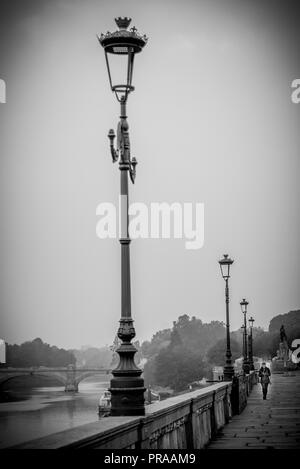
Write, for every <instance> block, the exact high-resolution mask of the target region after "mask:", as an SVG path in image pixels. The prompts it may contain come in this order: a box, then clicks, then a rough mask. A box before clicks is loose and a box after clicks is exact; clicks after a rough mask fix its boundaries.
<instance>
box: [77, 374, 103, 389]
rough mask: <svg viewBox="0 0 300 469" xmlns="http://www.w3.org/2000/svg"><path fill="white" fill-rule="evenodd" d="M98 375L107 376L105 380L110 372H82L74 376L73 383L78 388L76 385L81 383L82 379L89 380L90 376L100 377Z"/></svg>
mask: <svg viewBox="0 0 300 469" xmlns="http://www.w3.org/2000/svg"><path fill="white" fill-rule="evenodd" d="M100 375H102V376H103V375H104V376H107V379H109V375H110V371H106V370H99V371H97V370H95V371H85V372H82V373H80V374H78V372H77V374H76V378H75V383H76V386H77V388H78V385H79V383H80V382H81V381H83V380H84V379H86V378H89V377H90V376H100Z"/></svg>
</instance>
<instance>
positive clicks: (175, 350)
mask: <svg viewBox="0 0 300 469" xmlns="http://www.w3.org/2000/svg"><path fill="white" fill-rule="evenodd" d="M204 372H205V365H204V363H203V360H202V358H201V357H200V356H198V355H197V354H195V353H192V352H191V351H190V350H189V349H188V348H186V347H185V346H184V345H182V344H181V345H177V346H175V347H172V346H169V347H167V349H163V350H161V351H160V352H159V354H158V355H157V357H156V361H155V372H154V379H155V383H156V384H158V385H160V386H169V387H171V388H172V389H174V390H175V391H181V390H183V389H186V387H187V385H188V384H189V383H191V382H193V381H196V380H200V379H201V378H203V376H204Z"/></svg>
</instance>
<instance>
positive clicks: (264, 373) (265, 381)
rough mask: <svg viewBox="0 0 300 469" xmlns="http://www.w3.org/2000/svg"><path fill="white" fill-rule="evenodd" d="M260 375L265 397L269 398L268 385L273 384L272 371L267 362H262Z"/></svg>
mask: <svg viewBox="0 0 300 469" xmlns="http://www.w3.org/2000/svg"><path fill="white" fill-rule="evenodd" d="M258 376H259V378H260V383H261V387H262V392H263V399H267V393H268V386H269V384H271V381H270V376H271V371H270V369H269V368H268V367H267V366H266V363H265V362H263V363H262V366H261V368H260V370H259V372H258Z"/></svg>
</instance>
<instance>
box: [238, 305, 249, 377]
mask: <svg viewBox="0 0 300 469" xmlns="http://www.w3.org/2000/svg"><path fill="white" fill-rule="evenodd" d="M248 304H249V303H248V301H246V300H245V298H244V299H243V301H241V302H240V305H241V310H242V313H243V315H244V326H243V329H244V336H243V337H244V341H243V343H244V347H243V348H244V350H243V355H244V358H243V370H244V372H245V373H247V374H249V371H250V364H249V359H248V344H247V340H248V339H247V306H248Z"/></svg>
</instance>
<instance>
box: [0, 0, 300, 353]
mask: <svg viewBox="0 0 300 469" xmlns="http://www.w3.org/2000/svg"><path fill="white" fill-rule="evenodd" d="M288 3H289V2H287V3H285V2H282V3H281V5H280V4H279V5H280V6H277V4H276V2H270V1H269V2H258V1H252V2H250V1H245V2H237V1H231V0H226V1H221V0H219V1H208V0H207V1H192V0H186V1H184V2H179V1H171V0H167V1H166V0H164V1H151V2H149V1H148V2H146V1H140V0H139V1H138V0H128V1H126V2H124V1H117V0H110V1H101V0H98V1H96V0H87V1H84V2H83V1H71V0H65V1H61V0H60V1H58V0H54V1H52V2H44V1H41V2H33V1H31V0H30V1H28V2H26V8H25V7H23V10H22V8H21V7H19V10H7V17H5V15H4V19H3V18H2V20H1V21H2V22H3V21H6V23H5V24H6V28H5V27H4V29H3V28H2V30H1V31H2V32H1V33H0V36H1V37H2V39H1V37H0V39H1V48H0V52H1V53H0V59H1V63H0V78H3V79H5V81H6V86H7V103H6V104H0V122H1V126H0V149H1V184H0V190H1V193H0V200H1V213H2V217H1V218H2V230H1V238H0V253H1V285H0V288H1V291H0V301H1V310H0V337H1V338H3V339H5V340H6V341H8V342H10V343H11V342H17V343H19V342H22V341H24V340H31V339H33V338H35V337H37V336H38V337H41V338H42V339H43V340H45V341H47V342H49V343H51V344H56V345H58V346H63V347H67V348H69V347H79V346H81V345H83V344H92V345H95V346H100V345H104V344H111V343H112V341H113V338H114V335H115V333H116V330H117V327H118V320H119V318H120V247H119V243H118V241H117V240H99V239H98V238H97V237H96V223H97V221H98V218H97V217H96V215H95V213H96V207H97V205H98V204H99V203H100V202H114V203H117V201H118V193H119V171H118V168H117V166H113V165H112V163H111V158H110V154H109V143H108V139H107V131H108V129H109V128H111V127H114V128H115V129H116V126H117V122H118V116H119V108H118V104H117V102H116V100H115V98H114V96H113V95H112V93H111V92H110V89H109V84H108V78H107V72H106V67H105V60H104V54H103V50H102V48H101V47H100V45H99V43H98V41H97V39H96V34H97V33H98V34H99V33H101V32H106V31H107V30H110V31H112V30H114V29H115V28H116V26H115V24H114V21H113V18H114V17H116V16H125V15H126V16H131V17H132V18H133V21H132V25H136V27H137V28H138V29H139V31H140V32H142V33H146V34H147V36H148V37H149V42H148V44H147V46H146V48H145V49H144V51H143V53H142V54H140V55H139V56H137V57H136V64H135V71H134V76H133V84H134V85H135V87H136V91H135V92H134V93H133V94H132V95H131V96H130V98H129V103H128V120H129V125H130V137H131V147H132V155H133V156H136V158H137V159H138V162H139V164H138V167H137V179H136V184H135V185H134V186H132V185H130V194H131V200H132V201H138V202H144V203H146V204H150V203H151V202H163V201H165V202H169V203H172V202H193V203H196V202H203V203H204V204H205V244H204V247H203V248H202V249H200V250H198V251H188V250H186V249H185V248H184V241H182V240H137V241H134V242H132V245H131V270H132V314H133V317H134V320H135V326H136V331H137V339H142V340H143V339H147V338H151V336H152V334H153V333H155V332H156V331H157V330H159V329H162V328H166V327H171V326H172V321H173V320H175V319H176V318H177V317H178V316H179V315H180V314H184V313H186V314H189V315H191V316H192V315H195V316H197V317H199V318H201V319H202V320H203V321H205V322H209V321H211V320H221V321H225V307H224V282H223V280H222V279H221V277H220V273H219V265H218V264H217V260H218V259H219V258H220V257H221V256H222V254H223V253H225V252H228V253H229V254H230V256H231V257H233V258H234V259H235V263H234V265H233V268H232V278H231V282H230V288H231V324H232V329H236V328H238V327H240V326H241V324H242V314H241V312H240V307H239V301H240V300H241V299H242V298H243V297H245V298H247V299H248V301H249V303H250V304H249V312H250V314H252V315H253V316H254V317H255V320H256V322H255V325H257V326H258V325H260V326H263V327H267V326H268V323H269V320H270V319H271V318H272V317H273V316H274V315H276V314H279V313H284V312H287V311H289V310H291V309H297V308H299V306H300V289H299V278H300V275H299V273H300V272H299V270H300V268H299V258H300V256H299V254H300V252H299V251H300V249H299V237H300V223H299V222H300V220H299V218H300V216H299V205H298V204H299V192H300V186H299V169H300V163H299V144H300V136H299V123H300V104H299V105H296V104H293V103H292V102H291V98H290V95H291V87H290V86H291V82H292V81H293V80H294V79H295V78H299V76H300V60H299V52H298V46H299V37H298V38H297V37H296V30H297V28H298V30H299V27H298V26H297V20H296V19H295V15H294V17H293V15H292V13H291V9H290V8H289V5H288ZM30 4H32V8H30ZM271 5H272V7H271ZM285 5H286V6H285ZM8 8H9V7H8ZM298 23H299V21H298ZM296 39H297V40H296Z"/></svg>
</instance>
